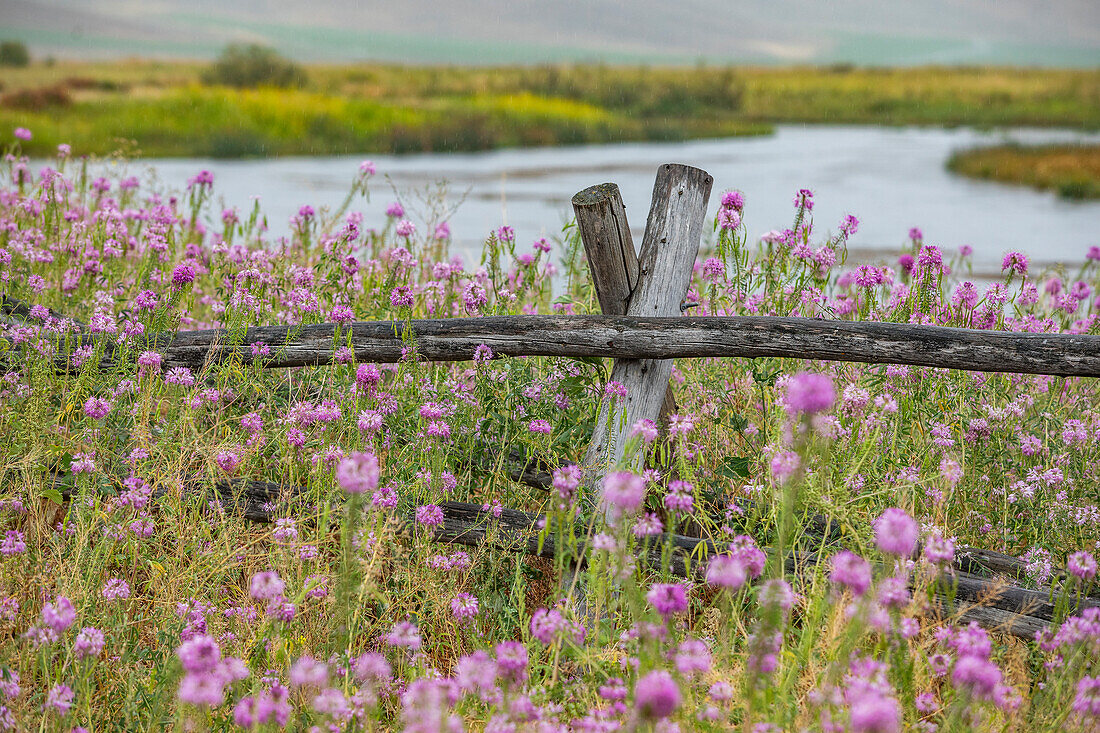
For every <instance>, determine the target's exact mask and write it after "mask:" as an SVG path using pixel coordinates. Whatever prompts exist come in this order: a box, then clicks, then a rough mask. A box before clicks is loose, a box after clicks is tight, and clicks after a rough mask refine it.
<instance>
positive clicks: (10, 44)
mask: <svg viewBox="0 0 1100 733" xmlns="http://www.w3.org/2000/svg"><path fill="white" fill-rule="evenodd" d="M30 62H31V54H30V51H28V50H27V44H25V43H23V42H22V41H2V42H0V66H15V67H23V66H27V65H29V64H30Z"/></svg>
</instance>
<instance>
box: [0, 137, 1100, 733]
mask: <svg viewBox="0 0 1100 733" xmlns="http://www.w3.org/2000/svg"><path fill="white" fill-rule="evenodd" d="M37 139H38V134H37V131H35V130H27V129H19V130H16V136H15V137H14V138H9V139H8V140H7V141H6V142H5V148H6V154H5V157H4V158H3V161H2V162H0V181H2V183H0V283H2V289H0V293H3V294H4V295H5V296H7V297H8V298H17V299H19V300H21V301H24V302H26V303H30V304H33V305H32V306H31V307H30V308H29V309H28V310H27V311H25V312H21V311H18V310H17V309H15V310H13V309H10V308H9V310H10V311H11V312H10V313H8V314H7V315H6V316H5V320H4V321H3V323H0V362H2V369H0V372H2V375H3V376H2V377H0V436H3V437H2V438H0V639H2V643H0V729H12V730H64V731H70V730H72V731H76V730H82V731H102V730H144V729H154V728H155V729H173V730H235V729H243V730H276V729H282V728H287V729H291V730H306V729H309V730H318V731H322V730H330V731H337V730H390V729H395V730H406V731H443V730H446V731H457V730H464V729H468V730H482V729H484V730H491V731H519V730H538V731H556V730H579V731H611V730H620V729H621V730H654V731H676V730H703V731H725V730H730V729H738V730H744V731H753V732H754V733H755V732H760V733H763V732H765V731H780V730H804V729H805V730H823V731H861V732H870V731H880V732H881V731H900V730H903V729H905V730H908V729H920V730H928V731H932V730H936V731H962V730H973V729H982V730H1019V731H1031V730H1054V729H1059V730H1066V731H1092V730H1096V729H1097V728H1098V727H1100V661H1098V660H1100V654H1098V652H1100V612H1098V611H1097V610H1096V609H1095V608H1091V609H1087V610H1084V611H1081V612H1080V613H1077V612H1075V611H1074V610H1073V607H1074V603H1075V602H1077V601H1079V600H1081V599H1082V598H1086V597H1088V596H1089V595H1090V594H1091V595H1092V596H1095V595H1096V590H1097V589H1096V567H1097V566H1096V559H1095V558H1096V552H1097V549H1098V547H1100V510H1098V508H1097V488H1096V487H1097V485H1098V480H1100V475H1098V466H1100V461H1098V460H1097V459H1098V458H1100V385H1098V384H1097V382H1096V381H1095V380H1089V379H1076V378H1073V379H1068V378H1062V377H1053V376H1033V375H1018V374H985V373H974V372H964V371H956V370H942V369H931V368H915V367H912V368H911V367H904V366H883V365H866V364H850V363H835V362H806V361H800V360H793V359H770V358H761V359H754V360H749V359H726V358H723V359H695V360H682V361H679V362H677V363H676V366H675V369H674V371H673V380H672V384H673V387H674V391H675V396H676V399H677V403H678V408H677V410H678V411H677V413H676V414H675V415H672V416H671V417H670V418H669V420H668V424H666V425H650V424H639V425H635V426H632V431H631V433H632V436H631V438H630V441H629V443H628V445H627V453H626V458H625V459H624V461H623V463H622V464H621V465H616V466H610V467H608V468H609V473H608V475H607V478H606V479H605V480H604V481H603V482H601V483H600V484H598V485H592V484H588V483H585V482H584V481H583V480H582V478H583V476H582V475H581V472H580V470H579V469H577V468H576V467H575V466H574V465H573V464H575V462H576V461H578V460H580V459H581V458H582V457H583V456H584V452H585V449H586V447H587V445H588V444H589V442H590V441H591V440H592V432H593V429H594V424H595V421H596V416H597V412H598V410H599V408H600V405H601V404H602V403H603V402H604V401H607V400H616V399H621V398H622V394H621V390H620V389H619V387H620V386H621V385H616V384H615V383H612V382H609V381H608V372H609V370H608V364H607V363H605V362H603V361H600V360H571V359H550V358H503V359H502V358H493V356H494V355H493V354H491V353H489V352H488V351H481V350H479V353H478V355H477V358H476V359H474V360H471V361H466V362H456V363H451V364H442V363H426V362H422V361H418V360H417V359H416V358H415V337H414V335H413V334H407V333H406V337H407V339H408V347H409V358H406V359H403V360H402V361H400V362H399V363H396V364H369V363H356V361H355V358H354V353H353V352H352V351H351V349H349V348H348V346H347V341H346V326H347V324H348V323H350V322H352V321H357V320H392V321H394V322H395V323H396V324H398V325H397V326H395V327H396V328H400V323H401V322H404V321H406V320H408V319H411V318H418V317H433V318H448V317H458V316H473V317H476V316H487V315H501V314H533V313H543V314H547V313H559V314H571V313H578V314H579V313H592V312H598V311H599V307H598V304H597V303H596V298H595V294H594V293H593V291H592V287H591V281H590V279H589V276H588V274H587V269H586V265H585V262H584V255H583V248H582V247H581V244H580V242H579V241H578V239H579V238H578V236H577V234H576V231H575V227H573V226H567V227H565V228H564V229H563V230H562V231H561V234H560V236H559V237H556V238H554V239H553V240H552V241H548V240H545V239H540V240H537V241H534V242H520V241H517V238H516V236H515V233H514V232H513V231H512V230H511V229H509V228H508V227H506V226H499V227H498V226H496V223H494V222H486V229H485V236H486V243H485V249H484V252H483V255H482V258H481V261H480V262H462V261H461V260H460V259H455V258H453V257H452V256H451V254H450V252H449V242H450V236H451V233H450V229H449V226H448V224H447V222H446V221H445V220H440V219H438V218H433V217H434V215H433V214H431V213H430V212H433V211H445V210H446V209H445V208H444V207H417V208H416V209H414V208H413V205H412V204H413V203H414V202H411V201H402V200H394V201H391V202H390V203H389V206H388V208H387V212H386V215H385V217H384V218H381V219H380V220H378V221H366V220H364V217H363V216H362V215H361V214H360V213H358V212H357V206H358V204H359V202H360V201H362V197H365V196H368V195H375V196H377V195H379V194H378V192H377V190H375V191H372V190H371V189H372V184H373V181H374V180H375V178H376V176H380V175H381V174H383V173H384V171H378V170H376V169H375V166H374V165H373V164H372V163H370V162H369V161H364V162H363V164H362V165H361V166H360V167H359V169H358V170H349V195H348V199H347V201H346V202H345V205H344V206H343V207H340V208H339V209H337V210H331V211H330V210H323V209H322V210H315V209H314V208H313V207H311V206H310V205H309V202H307V201H303V202H302V204H303V205H302V207H301V209H300V211H299V212H298V213H297V215H295V216H294V217H293V219H292V221H291V234H289V235H288V236H286V237H279V238H274V237H271V236H270V235H269V234H268V233H267V228H268V227H267V225H268V222H267V221H266V219H265V217H264V215H263V212H262V211H261V210H260V209H259V208H256V209H253V210H251V211H238V210H224V211H220V210H217V209H215V208H213V207H212V200H213V197H214V194H215V192H216V190H217V181H216V180H214V177H213V176H212V175H210V174H209V173H208V172H205V171H195V175H194V177H193V178H191V180H190V181H188V182H187V185H186V187H185V188H183V187H181V188H180V189H179V190H175V191H173V190H169V189H149V188H143V186H142V184H140V183H139V181H138V179H137V178H136V177H130V176H129V175H128V174H125V173H124V174H122V177H120V178H117V179H109V178H100V177H96V175H95V174H93V173H91V172H90V171H91V169H90V168H89V167H88V162H87V160H86V159H83V158H81V157H78V156H79V154H81V153H83V152H84V151H82V150H81V149H80V148H79V147H77V146H75V145H74V146H72V147H70V146H69V145H68V144H65V145H62V147H60V148H59V149H55V150H53V151H52V153H51V160H50V162H49V163H48V164H47V165H45V166H44V167H41V169H40V170H33V169H32V168H31V166H30V163H29V161H28V158H27V157H26V156H25V153H26V151H27V149H28V147H27V146H28V143H30V144H32V145H33V144H34V141H35V140H37ZM33 149H35V150H40V148H33ZM716 184H717V186H718V187H721V185H722V182H721V181H717V182H716ZM375 188H381V187H379V186H375ZM383 190H385V189H383ZM792 194H794V196H793V200H792V207H791V222H775V226H776V227H777V229H776V230H774V231H772V232H770V233H769V234H767V235H766V236H764V237H763V238H762V239H761V240H760V241H750V240H748V238H747V236H746V231H745V227H744V225H743V223H742V222H743V215H744V213H745V212H746V211H751V208H752V205H753V202H752V201H745V200H744V197H743V196H742V195H741V194H740V193H739V192H736V191H725V192H724V193H721V194H718V193H716V198H717V197H719V196H720V201H721V206H720V208H719V212H718V215H717V218H716V220H715V222H714V226H713V229H712V231H711V232H708V234H707V237H706V240H707V241H706V242H705V251H704V253H703V254H702V255H701V257H700V261H699V262H698V263H697V266H696V272H695V276H694V279H693V282H692V285H691V290H690V291H689V299H690V300H692V301H694V302H697V303H699V307H698V308H697V309H696V311H697V313H698V314H700V315H704V316H705V315H720V314H730V315H757V314H774V315H800V316H823V317H827V318H835V319H844V320H867V321H886V322H899V323H930V324H940V325H950V326H958V327H962V328H971V329H986V330H1015V331H1028V332H1069V333H1088V334H1097V333H1098V331H1100V329H1098V325H1097V318H1098V314H1100V248H1098V247H1095V246H1094V247H1091V248H1086V247H1084V246H1083V247H1082V252H1081V260H1080V262H1079V263H1077V264H1074V265H1072V266H1066V267H1062V268H1059V269H1058V270H1055V271H1050V272H1037V271H1034V270H1033V269H1031V268H1030V267H1029V262H1028V258H1027V257H1026V256H1024V255H1022V254H1020V253H1005V258H1004V267H1003V271H1002V277H1001V279H1000V280H999V281H997V282H994V283H992V284H990V285H988V286H986V287H978V286H976V285H975V284H974V283H973V282H971V281H970V279H968V278H969V273H970V264H969V263H970V252H969V251H968V250H967V249H962V250H960V251H944V250H942V249H941V248H940V247H938V246H936V244H935V243H934V242H928V241H925V240H924V237H923V235H922V233H921V231H920V229H919V228H916V227H914V228H913V229H912V230H911V231H910V232H909V233H908V244H907V245H906V247H905V248H904V249H903V250H902V251H900V252H898V253H897V258H896V259H891V260H890V261H887V262H865V263H849V262H847V261H846V260H847V256H846V255H847V250H846V245H847V242H848V240H849V239H850V238H851V237H858V236H859V234H858V227H859V222H858V219H857V218H856V217H854V216H851V217H848V218H847V219H845V220H844V221H842V222H815V221H814V218H813V216H814V211H813V206H814V196H813V194H812V192H810V191H805V190H803V191H799V192H797V193H795V192H792ZM420 209H423V210H425V211H427V212H429V213H428V214H427V215H426V216H427V218H419V217H418V216H417V215H416V214H415V213H414V212H415V211H417V210H420ZM902 234H904V233H902ZM554 283H556V286H555V287H554V288H552V284H554ZM314 323H327V324H332V342H331V348H332V352H331V353H332V357H331V361H330V362H329V363H327V364H325V365H322V366H318V367H303V368H293V369H265V368H264V367H263V360H264V359H265V358H269V357H271V356H272V355H273V354H275V353H276V352H277V351H278V349H279V347H278V345H277V344H271V345H266V344H255V345H254V346H253V347H252V349H251V354H252V356H253V359H250V360H244V359H241V358H240V357H239V356H238V357H236V358H234V357H230V358H227V359H225V360H221V361H213V360H208V361H207V362H206V363H204V364H203V365H202V366H201V367H199V368H188V367H184V366H175V365H171V364H168V363H166V362H165V359H164V357H163V355H162V354H160V353H158V352H157V351H156V350H154V349H151V348H149V343H150V342H149V340H148V339H149V338H150V337H151V336H152V335H154V334H165V333H172V332H175V331H177V330H193V329H201V328H209V327H219V328H224V329H226V330H227V339H229V340H231V341H232V340H233V339H237V338H240V337H241V336H242V335H243V332H244V329H246V328H248V327H249V326H254V325H268V324H285V325H290V326H294V325H298V324H314ZM512 454H518V455H520V456H523V457H525V458H532V459H534V458H537V459H540V460H542V461H545V462H547V463H550V464H552V466H551V470H552V481H551V485H550V486H549V487H547V488H545V489H536V488H533V487H532V486H530V485H528V484H525V483H522V482H520V481H517V480H515V477H514V475H513V474H512V473H510V472H509V471H508V470H507V468H506V466H505V465H504V462H503V460H502V459H501V457H502V456H507V455H512ZM635 458H637V459H639V460H641V461H642V463H643V464H644V470H643V469H642V468H634V466H636V464H637V462H636V461H635ZM241 479H254V480H263V481H269V482H274V483H276V484H278V485H280V486H283V487H286V488H287V490H286V491H285V492H283V493H282V494H279V495H276V496H274V497H272V498H271V500H270V502H268V503H267V504H266V505H265V506H264V511H265V512H266V513H268V514H270V515H271V516H272V517H273V518H274V521H273V522H272V523H269V524H257V523H254V522H250V521H247V520H246V518H245V517H243V516H241V514H240V513H239V512H238V511H237V510H236V508H235V507H236V504H235V502H234V501H233V498H232V497H228V499H227V500H225V501H221V500H218V497H217V496H216V495H211V494H209V493H206V492H204V491H198V492H196V491H195V490H194V487H195V486H200V487H203V486H205V487H209V486H211V485H213V484H214V483H215V482H219V481H227V480H241ZM291 489H293V491H292V490H291ZM223 498H224V497H223ZM446 500H457V501H466V502H473V503H475V504H479V505H482V506H483V507H484V508H485V511H487V512H489V513H493V512H497V513H499V512H500V511H501V509H502V508H503V507H509V508H515V509H521V510H526V511H531V512H543V513H544V514H545V515H546V522H545V525H544V526H543V527H542V528H541V531H542V536H543V537H544V539H550V538H555V539H557V540H559V541H557V542H556V543H555V547H556V550H555V553H554V556H553V557H552V558H534V557H531V556H527V555H522V554H514V553H510V552H506V551H504V550H502V549H501V548H499V547H497V546H495V545H493V544H492V543H487V544H483V545H480V546H478V547H469V546H462V547H459V546H455V545H444V544H438V543H435V542H433V541H431V537H432V532H433V530H434V529H436V528H438V527H439V526H440V524H441V522H442V520H443V512H442V510H441V507H440V504H441V503H442V502H444V501H446ZM811 514H819V515H824V516H826V517H829V518H831V521H832V522H833V523H835V525H836V529H837V530H838V534H835V535H834V534H832V533H827V534H826V535H825V536H819V535H816V534H814V533H813V532H812V531H810V530H809V529H808V527H809V523H807V522H806V521H805V518H806V517H807V516H809V515H811ZM575 531H580V532H582V533H583V532H586V531H587V532H589V536H590V537H591V549H590V552H589V554H588V556H587V560H588V564H587V565H586V566H585V568H584V569H582V570H581V571H580V572H579V573H578V574H577V576H576V578H577V581H578V582H577V583H576V584H571V583H568V582H567V583H563V582H562V578H563V577H565V578H568V577H569V575H568V573H567V572H565V571H566V569H567V568H568V567H569V566H570V565H571V564H572V563H573V562H575V561H576V560H577V559H578V558H577V556H576V552H577V548H576V546H575V545H572V544H571V543H570V542H569V541H564V538H566V537H570V536H572V535H573V533H574V532H575ZM689 531H690V532H693V533H695V534H697V535H700V536H704V537H707V538H710V539H712V540H714V541H715V542H716V543H717V544H718V546H719V547H721V548H723V552H722V554H719V555H715V556H713V557H709V558H703V557H700V558H697V560H698V563H699V573H698V574H697V575H694V576H693V577H691V578H690V579H687V580H685V579H683V578H677V577H675V576H674V575H673V574H672V572H671V567H670V565H669V563H667V562H664V563H661V564H659V565H658V567H656V568H652V567H646V566H644V565H643V564H641V563H640V562H638V558H639V556H640V554H641V549H640V548H642V547H643V546H644V545H645V543H647V542H649V543H652V542H654V541H656V540H655V539H654V538H657V539H658V540H659V539H660V538H661V537H662V534H661V533H662V532H685V533H686V532H689ZM964 546H974V547H981V548H985V549H988V550H995V551H1001V552H1005V553H1009V554H1012V555H1015V556H1019V557H1022V558H1023V559H1024V561H1025V563H1026V567H1027V572H1026V577H1025V578H1023V579H1021V582H1023V583H1026V584H1027V585H1028V586H1029V587H1032V588H1035V589H1038V590H1040V591H1042V592H1044V593H1047V594H1049V597H1050V598H1051V599H1053V600H1054V601H1055V603H1056V607H1057V609H1058V611H1057V614H1056V618H1055V620H1054V623H1053V624H1052V626H1051V627H1050V628H1049V629H1048V630H1046V631H1042V632H1040V633H1038V634H1037V635H1036V638H1035V639H1020V638H1017V637H1016V636H1013V635H1011V634H1007V633H1003V629H998V628H992V629H988V630H987V629H983V628H980V627H978V626H977V625H968V624H965V623H961V622H960V621H959V617H958V614H957V613H956V612H955V611H954V610H952V609H951V608H946V609H942V612H941V607H940V606H939V605H938V604H937V603H936V602H934V601H933V598H934V597H935V596H936V594H940V595H946V596H947V597H948V598H950V597H951V596H952V594H953V590H952V589H953V587H954V585H953V583H954V581H953V577H954V576H953V574H952V572H951V570H950V567H951V564H952V561H953V559H954V556H955V552H956V548H962V547H964ZM777 547H783V548H788V549H793V550H797V551H798V552H799V553H800V554H798V555H796V556H794V557H796V558H801V557H804V556H805V553H809V552H811V551H812V552H814V553H817V554H818V555H819V556H820V557H821V558H822V561H821V562H803V561H797V562H794V563H790V562H785V561H784V560H785V559H787V555H786V553H785V552H784V551H781V550H779V549H777ZM664 549H665V550H667V548H664ZM580 589H583V598H584V604H583V606H582V604H580V603H579V602H578V601H579V599H580V592H581V591H580ZM582 608H583V609H587V613H585V612H583V611H582Z"/></svg>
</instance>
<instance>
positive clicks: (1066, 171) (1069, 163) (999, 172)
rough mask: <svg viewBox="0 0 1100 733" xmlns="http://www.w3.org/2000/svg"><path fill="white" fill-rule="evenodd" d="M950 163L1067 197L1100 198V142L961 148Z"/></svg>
mask: <svg viewBox="0 0 1100 733" xmlns="http://www.w3.org/2000/svg"><path fill="white" fill-rule="evenodd" d="M947 167H948V168H949V169H950V170H952V171H954V172H956V173H961V174H962V175H964V176H970V177H971V178H981V179H984V180H990V181H1000V182H1002V183H1016V184H1021V185H1025V186H1031V187H1032V188H1038V189H1042V190H1048V191H1054V192H1055V193H1057V194H1058V195H1059V196H1061V197H1062V198H1066V199H1095V198H1100V145H1084V144H1082V145H1035V146H1022V145H996V146H992V147H987V148H977V149H974V150H962V151H959V152H958V153H955V154H954V155H952V156H951V159H950V160H949V161H948V162H947Z"/></svg>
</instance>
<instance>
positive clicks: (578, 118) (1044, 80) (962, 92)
mask: <svg viewBox="0 0 1100 733" xmlns="http://www.w3.org/2000/svg"><path fill="white" fill-rule="evenodd" d="M202 70H203V66H202V65H200V64H196V63H184V62H181V63H175V62H173V63H168V62H146V61H129V62H118V63H100V64H72V63H58V64H53V65H45V64H39V65H34V66H32V67H29V68H27V69H19V70H11V71H9V72H7V73H6V75H5V78H4V79H3V82H2V83H3V88H2V89H0V95H2V104H0V128H2V127H7V128H9V129H10V128H14V127H17V126H19V127H27V128H30V129H31V130H32V131H33V132H34V134H35V137H34V140H33V141H31V143H30V144H28V145H27V146H25V149H26V150H27V151H28V152H29V153H31V154H33V155H50V154H52V153H53V151H54V149H55V147H56V145H57V144H58V143H62V142H65V143H69V144H70V145H72V146H73V149H74V150H75V151H77V152H79V153H93V154H107V153H111V152H113V151H114V150H117V149H119V148H120V147H121V148H127V149H133V147H132V146H129V145H127V144H124V143H122V142H120V141H123V140H125V141H133V142H134V143H135V144H136V148H137V149H138V150H140V151H141V152H142V153H144V154H146V155H156V156H216V157H246V156H272V155H285V154H342V153H349V154H350V153H368V152H375V153H382V152H397V153H401V152H413V151H471V150H484V149H491V148H497V147H508V146H530V145H561V144H579V143H596V142H620V141H636V140H681V139H691V138H701V137H717V136H730V135H741V134H761V133H766V132H768V131H769V130H770V126H771V125H772V124H774V123H779V122H812V123H830V124H887V125H907V124H922V125H974V126H980V127H996V126H1016V125H1035V126H1058V127H1071V128H1077V129H1089V130H1092V129H1098V128H1100V72H1096V71H1049V70H1047V71H1039V70H1022V69H1006V68H998V69H986V68H959V69H948V68H937V67H927V68H916V69H861V68H851V67H847V66H837V67H830V68H809V67H806V68H800V67H794V68H785V69H755V68H733V67H715V68H707V67H692V68H688V67H678V68H674V67H665V68H646V67H610V66H602V65H601V66H567V65H560V66H537V67H503V68H459V67H405V66H387V65H378V64H370V65H368V64H363V65H351V66H347V65H345V66H331V65H330V66H325V65H315V66H311V67H308V68H307V75H308V82H307V84H306V86H305V87H304V88H302V89H298V90H290V91H282V90H279V91H276V90H251V91H246V92H240V91H238V90H231V89H226V88H221V87H211V86H201V85H200V84H199V77H200V74H201V72H202ZM58 92H60V94H58ZM20 95H22V96H20ZM47 96H52V97H53V101H52V102H49V101H41V100H43V99H45V98H46V97H47ZM28 99H29V101H28ZM35 100H39V101H35Z"/></svg>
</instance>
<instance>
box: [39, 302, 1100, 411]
mask: <svg viewBox="0 0 1100 733" xmlns="http://www.w3.org/2000/svg"><path fill="white" fill-rule="evenodd" d="M337 330H339V333H340V336H339V339H338V340H337V344H338V345H345V346H350V347H351V348H352V349H353V350H354V351H355V357H356V359H357V360H359V361H373V362H380V363H386V362H388V363H393V362H398V361H401V360H402V359H403V358H408V349H407V347H408V346H409V345H410V344H415V349H416V356H417V358H419V359H422V360H424V361H464V360H469V359H472V358H473V355H474V351H475V350H476V349H477V347H478V346H480V345H482V344H485V345H487V346H488V347H489V348H491V349H492V350H493V353H494V354H495V355H497V356H563V357H577V358H580V357H606V358H615V359H632V360H633V359H688V358H700V357H717V358H722V357H750V358H751V357H760V356H773V357H787V358H793V359H823V360H828V361H851V362H863V363H873V364H909V365H912V366H925V367H939V368H944V369H964V370H969V371H984V372H1015V373H1021V374H1052V375H1061V376H1075V377H1100V336H1090V335H1075V334H1062V333H1051V334H1037V333H1015V332H1008V331H974V330H970V329H964V328H945V327H941V326H921V325H910V324H898V323H869V322H851V321H826V320H816V319H809V318H780V317H769V316H704V317H652V318H649V317H640V316H639V317H635V316H605V315H591V316H490V317H485V318H445V319H424V320H410V321H376V322H360V323H351V324H348V325H346V326H339V324H333V323H322V324H312V325H306V326H259V327H256V328H250V329H248V330H247V331H246V332H245V333H244V334H243V337H241V338H238V339H235V340H234V339H232V338H231V334H229V333H228V332H226V331H224V330H220V329H212V330H206V331H182V332H180V333H177V334H173V335H170V336H164V337H155V338H152V339H150V340H149V342H148V344H147V345H146V348H150V349H156V350H157V351H159V352H160V353H161V354H162V355H163V357H164V361H163V364H164V365H165V366H166V367H173V366H187V367H199V366H202V365H203V364H205V363H207V362H209V361H224V360H226V359H228V358H231V357H232V358H239V359H240V360H241V361H242V362H245V363H251V362H253V361H256V359H255V358H254V357H253V355H252V349H251V345H252V344H254V343H265V344H268V345H269V346H270V347H271V355H270V356H265V357H263V358H262V359H260V360H258V361H259V362H260V363H261V364H262V365H263V366H265V367H301V366H316V365H321V364H327V363H329V362H330V361H331V360H332V357H333V345H334V340H333V337H334V334H335V333H336V332H337ZM94 342H95V337H91V336H83V337H80V338H79V339H77V338H74V339H73V340H72V344H73V346H74V347H75V346H77V345H80V344H90V343H94ZM57 358H58V365H59V366H61V367H63V366H64V363H65V357H64V355H58V357H57ZM102 364H103V366H104V367H108V366H110V365H111V360H110V359H109V358H108V359H105V360H104V361H103V362H102ZM664 388H665V386H664V385H662V393H663V390H664Z"/></svg>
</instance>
